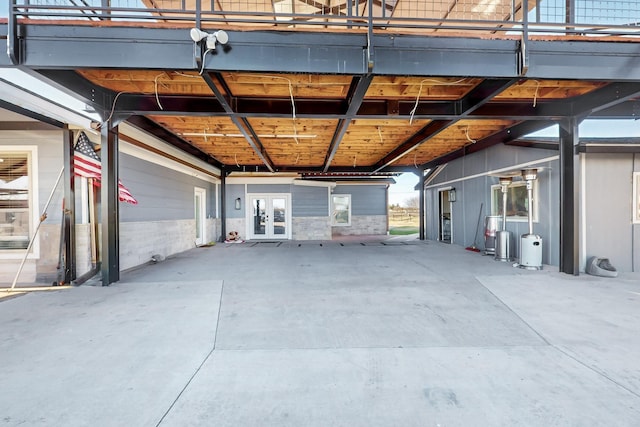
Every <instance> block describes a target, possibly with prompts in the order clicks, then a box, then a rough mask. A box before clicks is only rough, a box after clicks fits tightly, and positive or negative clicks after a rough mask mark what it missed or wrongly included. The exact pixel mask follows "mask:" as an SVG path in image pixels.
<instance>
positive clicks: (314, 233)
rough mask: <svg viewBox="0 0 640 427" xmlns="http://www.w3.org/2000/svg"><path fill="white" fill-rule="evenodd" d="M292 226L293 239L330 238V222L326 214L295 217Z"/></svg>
mask: <svg viewBox="0 0 640 427" xmlns="http://www.w3.org/2000/svg"><path fill="white" fill-rule="evenodd" d="M292 227H293V228H292V232H293V240H331V224H330V223H329V218H328V217H326V216H319V217H296V218H293V225H292Z"/></svg>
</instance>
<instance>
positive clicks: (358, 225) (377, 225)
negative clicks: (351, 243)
mask: <svg viewBox="0 0 640 427" xmlns="http://www.w3.org/2000/svg"><path fill="white" fill-rule="evenodd" d="M387 231H388V230H387V216H386V215H366V216H365V215H352V216H351V225H350V226H347V227H331V232H332V233H333V234H334V235H336V236H360V235H385V234H387Z"/></svg>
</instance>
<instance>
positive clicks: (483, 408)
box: [162, 347, 640, 427]
mask: <svg viewBox="0 0 640 427" xmlns="http://www.w3.org/2000/svg"><path fill="white" fill-rule="evenodd" d="M638 419H640V409H639V408H638V397H637V396H635V395H633V394H631V393H629V392H627V391H626V390H624V389H622V388H620V387H618V386H616V385H615V384H613V383H611V382H610V381H608V380H607V379H606V378H604V377H602V376H600V375H597V374H596V373H594V372H593V371H591V370H589V369H586V368H585V367H584V366H582V365H581V364H579V363H577V362H576V361H575V360H573V359H571V358H569V357H566V356H563V355H562V354H558V353H557V352H556V351H555V350H554V349H553V348H549V347H516V348H513V347H512V348H486V347H481V348H426V349H415V348H413V349H333V350H328V349H327V350H275V351H264V350H258V351H220V352H218V351H216V352H215V353H214V354H213V355H212V357H211V358H210V359H209V360H208V361H207V363H205V365H204V366H203V368H202V369H201V370H200V372H199V375H198V376H197V377H196V378H195V379H194V381H193V382H192V383H191V384H190V385H189V387H188V388H187V390H185V392H184V393H183V395H182V396H181V398H180V399H179V401H178V402H177V403H176V405H175V406H174V408H173V410H172V411H171V412H170V413H169V414H168V415H167V417H166V418H165V420H164V422H163V424H162V426H214V425H215V426H221V427H222V426H229V427H231V426H240V425H242V426H273V427H275V426H344V427H348V426H349V427H350V426H381V427H383V426H406V427H413V426H415V427H423V426H429V427H436V426H440V427H445V426H446V427H454V426H455V427H468V426H493V427H501V426H505V427H507V426H508V427H513V426H600V425H608V424H611V425H616V426H632V425H637V422H638Z"/></svg>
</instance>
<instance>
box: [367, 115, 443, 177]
mask: <svg viewBox="0 0 640 427" xmlns="http://www.w3.org/2000/svg"><path fill="white" fill-rule="evenodd" d="M453 123H454V120H434V121H432V122H430V123H429V124H427V125H426V126H425V127H423V128H422V129H420V130H419V131H418V132H416V133H415V134H413V135H412V136H411V137H410V138H409V139H407V140H406V141H405V142H403V143H402V144H400V145H399V146H397V147H396V148H395V149H394V150H393V151H391V152H390V153H389V154H387V155H386V156H385V157H383V158H382V160H380V161H379V162H378V163H376V164H375V172H379V171H381V170H382V169H385V168H386V167H387V166H389V165H390V164H392V163H393V162H395V161H396V160H398V159H399V158H401V157H402V156H404V155H406V154H407V153H409V152H411V151H412V150H415V149H416V148H418V147H419V146H420V144H422V143H423V142H425V141H426V140H428V139H429V138H432V137H433V136H435V135H437V134H439V133H440V132H442V131H443V130H445V129H446V128H447V127H449V126H450V125H451V124H453Z"/></svg>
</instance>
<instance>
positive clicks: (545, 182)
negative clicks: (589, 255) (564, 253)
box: [425, 145, 560, 265]
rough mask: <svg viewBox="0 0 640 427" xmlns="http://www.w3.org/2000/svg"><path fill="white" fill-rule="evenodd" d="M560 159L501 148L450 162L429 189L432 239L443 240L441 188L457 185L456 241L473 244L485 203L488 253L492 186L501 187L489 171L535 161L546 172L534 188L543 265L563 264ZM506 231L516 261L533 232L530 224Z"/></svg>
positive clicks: (481, 231) (427, 199) (535, 227)
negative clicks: (524, 237) (521, 244)
mask: <svg viewBox="0 0 640 427" xmlns="http://www.w3.org/2000/svg"><path fill="white" fill-rule="evenodd" d="M557 155H558V153H557V152H556V151H551V150H541V149H528V148H521V147H512V146H504V145H502V146H494V147H491V148H489V149H487V150H483V151H480V152H478V153H474V154H471V155H468V156H466V157H464V158H460V159H457V160H455V161H452V162H450V163H449V164H448V165H447V166H446V167H445V168H444V170H443V171H442V172H441V173H440V174H439V175H438V176H437V177H436V178H435V179H434V180H433V181H432V182H430V183H429V185H428V186H427V187H428V190H427V191H426V192H425V205H426V207H425V213H426V222H425V226H426V233H427V234H426V237H427V239H430V240H437V239H438V221H439V217H438V207H439V205H438V201H439V199H438V197H439V190H441V189H444V188H448V187H453V188H455V189H456V201H455V202H454V203H453V207H452V213H451V215H452V216H451V219H452V235H453V242H452V243H454V244H457V245H461V246H469V245H471V244H472V243H473V242H474V238H475V234H476V227H477V223H478V213H479V211H480V207H481V205H482V208H483V210H482V215H481V222H480V229H479V231H478V239H477V243H478V244H477V246H478V247H479V248H481V249H484V219H485V217H486V216H487V215H490V214H491V186H492V185H496V184H499V182H498V177H497V176H489V175H488V174H489V172H491V171H496V170H501V169H504V168H510V167H516V166H518V165H523V164H528V163H530V162H536V163H535V167H541V168H542V170H541V171H539V173H538V179H537V182H536V184H535V185H536V186H537V194H538V221H537V222H534V225H533V231H534V233H535V234H539V235H540V236H542V239H543V260H542V262H543V263H545V264H553V265H557V264H558V263H559V251H558V247H559V237H558V236H559V222H558V218H559V212H560V211H559V176H558V173H559V169H558V166H557V160H553V158H554V157H555V156H557ZM545 159H546V160H545ZM550 159H551V160H550ZM534 197H535V196H534ZM507 230H508V231H511V233H512V236H513V242H512V249H513V251H512V253H513V255H514V256H516V257H517V256H519V252H518V245H519V240H520V235H522V234H525V233H527V232H528V224H527V222H526V221H521V222H516V221H509V220H508V221H507Z"/></svg>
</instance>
